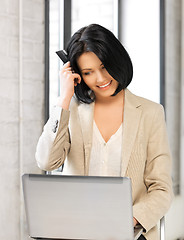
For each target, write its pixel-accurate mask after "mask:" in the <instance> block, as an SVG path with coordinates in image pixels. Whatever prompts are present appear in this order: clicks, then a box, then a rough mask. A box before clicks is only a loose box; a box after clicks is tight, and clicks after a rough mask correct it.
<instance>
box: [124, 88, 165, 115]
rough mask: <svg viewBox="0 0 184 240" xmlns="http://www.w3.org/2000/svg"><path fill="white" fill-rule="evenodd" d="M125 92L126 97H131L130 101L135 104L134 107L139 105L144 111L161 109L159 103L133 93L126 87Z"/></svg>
mask: <svg viewBox="0 0 184 240" xmlns="http://www.w3.org/2000/svg"><path fill="white" fill-rule="evenodd" d="M126 92H127V93H126V94H127V95H128V98H130V99H131V101H132V102H133V103H134V104H135V105H136V107H141V108H142V109H143V110H145V111H146V110H147V111H154V110H158V111H159V110H160V111H163V106H162V105H161V104H160V103H157V102H154V101H152V100H149V99H147V98H144V97H141V96H137V95H135V94H134V93H132V92H130V91H129V90H128V89H127V90H126Z"/></svg>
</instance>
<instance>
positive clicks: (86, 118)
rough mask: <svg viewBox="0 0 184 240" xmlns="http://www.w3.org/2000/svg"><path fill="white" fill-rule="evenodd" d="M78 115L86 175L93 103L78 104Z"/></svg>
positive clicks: (91, 131) (86, 172)
mask: <svg viewBox="0 0 184 240" xmlns="http://www.w3.org/2000/svg"><path fill="white" fill-rule="evenodd" d="M78 113H79V119H80V123H81V129H82V135H83V142H84V157H85V159H84V161H85V162H84V174H85V175H88V171H89V160H90V152H91V145H92V134H93V115H94V103H91V104H80V105H79V107H78Z"/></svg>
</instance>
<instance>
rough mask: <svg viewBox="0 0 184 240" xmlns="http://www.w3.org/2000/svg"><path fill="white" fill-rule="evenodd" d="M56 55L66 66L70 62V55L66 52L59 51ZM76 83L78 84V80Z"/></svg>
mask: <svg viewBox="0 0 184 240" xmlns="http://www.w3.org/2000/svg"><path fill="white" fill-rule="evenodd" d="M56 54H57V55H58V56H59V58H60V59H61V60H62V61H63V63H64V64H65V63H67V62H68V55H67V52H66V51H65V50H60V51H57V52H56ZM75 82H76V83H77V82H78V79H77V78H75Z"/></svg>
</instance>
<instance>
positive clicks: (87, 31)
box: [66, 24, 133, 103]
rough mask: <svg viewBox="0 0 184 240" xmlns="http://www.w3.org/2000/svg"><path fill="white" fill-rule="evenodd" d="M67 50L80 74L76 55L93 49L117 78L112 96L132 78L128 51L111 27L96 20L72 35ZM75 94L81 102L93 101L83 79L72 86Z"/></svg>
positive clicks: (74, 68)
mask: <svg viewBox="0 0 184 240" xmlns="http://www.w3.org/2000/svg"><path fill="white" fill-rule="evenodd" d="M66 51H67V53H68V60H69V61H70V64H71V67H72V68H73V70H74V71H75V72H76V73H79V74H80V76H81V73H80V70H79V67H78V65H77V59H78V58H79V57H80V56H81V55H82V54H83V53H84V52H93V53H95V54H96V56H97V57H98V58H99V59H100V60H101V62H102V63H103V65H104V67H105V68H106V70H107V71H108V73H109V74H110V75H111V76H112V77H113V78H114V79H115V80H116V81H118V82H119V85H118V87H117V89H116V91H115V92H114V94H113V95H112V96H115V95H116V94H117V93H119V92H120V91H121V90H122V89H125V88H126V87H127V86H128V85H129V84H130V82H131V80H132V76H133V66H132V62H131V59H130V57H129V55H128V53H127V51H126V50H125V48H124V47H123V46H122V44H121V43H120V42H119V40H118V39H117V38H116V37H115V36H114V34H113V33H112V32H111V31H109V30H108V29H106V28H104V27H102V26H100V25H98V24H91V25H89V26H87V27H83V28H81V29H79V30H78V31H77V32H76V33H75V34H74V35H73V36H72V37H71V39H70V41H69V43H68V46H67V49H66ZM81 78H82V76H81ZM75 95H76V97H77V99H78V100H79V101H80V102H84V103H91V102H93V101H94V98H92V97H91V91H90V89H89V87H88V86H87V85H86V84H85V82H84V80H83V79H82V81H81V83H80V84H77V86H76V87H75Z"/></svg>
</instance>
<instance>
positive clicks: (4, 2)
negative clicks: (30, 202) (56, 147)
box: [0, 0, 44, 240]
mask: <svg viewBox="0 0 184 240" xmlns="http://www.w3.org/2000/svg"><path fill="white" fill-rule="evenodd" d="M43 103H44V1H42V0H23V1H21V0H1V4H0V112H1V114H0V128H1V134H0V183H1V184H0V192H1V198H0V239H3V240H13V239H17V240H23V239H28V238H27V237H26V236H27V233H26V232H25V229H26V225H25V224H24V223H25V220H24V212H23V211H24V206H23V200H22V188H21V175H22V174H23V173H25V172H38V168H37V166H36V164H35V159H34V152H35V146H36V142H37V140H38V136H39V135H40V133H41V129H42V126H43V111H44V109H43V106H44V104H43Z"/></svg>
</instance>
